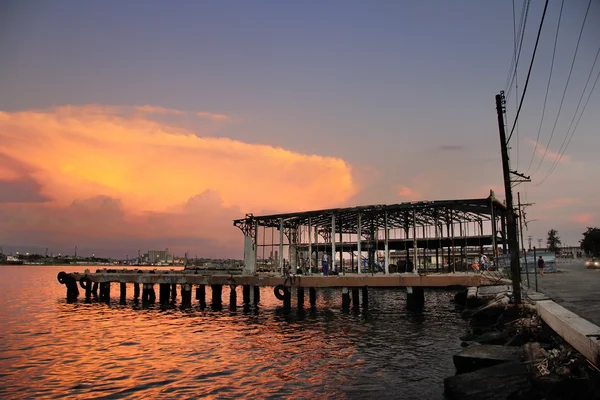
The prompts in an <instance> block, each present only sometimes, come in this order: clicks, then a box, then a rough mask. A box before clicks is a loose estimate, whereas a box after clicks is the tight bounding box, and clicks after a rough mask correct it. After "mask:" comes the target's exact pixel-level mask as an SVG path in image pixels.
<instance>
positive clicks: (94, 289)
mask: <svg viewBox="0 0 600 400" xmlns="http://www.w3.org/2000/svg"><path fill="white" fill-rule="evenodd" d="M92 296H94V298H96V299H97V298H98V282H94V283H93V284H92Z"/></svg>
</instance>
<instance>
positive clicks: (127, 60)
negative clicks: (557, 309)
mask: <svg viewBox="0 0 600 400" xmlns="http://www.w3.org/2000/svg"><path fill="white" fill-rule="evenodd" d="M543 3H544V2H543V1H533V2H531V7H530V9H529V12H528V20H527V26H526V30H525V37H524V41H523V50H522V53H521V58H520V60H519V67H518V74H517V78H518V86H519V88H518V91H519V95H520V94H521V93H522V90H523V87H524V84H525V77H526V75H527V69H528V67H529V61H530V59H531V54H532V50H533V45H534V43H535V36H536V34H537V29H538V26H539V22H540V18H541V15H542V9H543ZM587 6H588V0H573V1H566V2H565V5H564V10H563V13H562V18H561V25H560V31H559V36H558V42H557V46H556V56H555V62H554V68H553V74H552V80H551V84H550V90H549V94H548V98H547V104H546V109H545V117H544V120H543V125H542V129H541V130H540V135H539V142H537V144H536V139H537V137H538V130H539V127H540V121H541V117H542V108H543V105H544V98H545V94H546V86H547V83H548V76H549V73H550V66H551V60H552V54H553V46H554V37H555V34H556V26H557V22H558V17H559V10H560V7H561V1H560V0H551V1H550V5H549V9H548V13H547V15H546V19H545V22H544V29H543V30H542V35H541V39H540V44H539V48H538V53H537V56H536V61H535V64H534V68H533V70H532V74H531V80H530V82H529V87H528V89H527V95H526V97H525V101H524V105H523V109H522V111H521V117H520V119H519V124H518V131H515V134H514V136H513V138H512V139H511V142H510V146H511V163H512V164H511V167H512V168H513V169H517V170H519V171H520V172H522V173H526V174H527V175H531V176H532V182H531V183H528V184H522V185H520V186H518V187H517V188H515V197H516V192H517V191H520V192H521V197H522V200H523V201H524V202H528V203H535V205H533V206H531V207H529V208H528V209H527V218H528V219H529V220H530V221H531V222H530V224H529V230H528V231H527V232H525V237H527V236H528V235H532V236H533V237H534V240H535V239H537V238H545V237H546V232H547V231H548V230H549V229H551V228H554V229H557V230H558V231H559V234H560V236H561V238H562V239H563V244H569V245H577V244H578V241H579V239H580V238H581V234H582V232H584V231H585V230H586V227H587V226H598V225H600V218H599V216H600V214H599V212H600V201H598V199H599V197H600V185H599V184H598V182H597V178H596V176H597V173H598V171H599V167H600V156H599V155H600V150H599V149H600V135H599V132H598V130H599V127H600V113H599V112H598V110H600V83H598V84H597V85H596V86H599V87H597V88H595V90H594V91H593V92H591V89H592V87H593V85H594V82H595V80H596V77H597V76H598V74H599V73H600V60H599V61H598V62H597V63H596V64H595V66H594V69H593V70H592V66H593V65H594V60H595V58H596V57H597V54H598V51H599V47H600V3H599V2H598V1H592V5H591V7H590V9H589V13H588V15H587V20H586V25H585V28H584V30H583V34H582V36H581V42H580V44H579V47H578V52H577V57H576V59H575V64H574V67H573V70H572V73H571V75H570V79H569V85H568V87H567V91H566V95H565V97H564V100H563V101H562V103H563V104H562V108H561V113H560V115H559V118H558V120H557V123H556V127H555V128H554V129H553V126H554V123H555V120H556V118H557V114H558V110H559V107H560V104H561V99H562V95H563V91H564V88H565V84H566V82H567V79H568V77H569V70H570V67H571V63H572V60H573V54H574V51H575V46H576V43H577V39H578V36H579V33H580V29H581V26H582V23H583V19H584V15H585V13H586V8H587ZM521 7H522V1H515V8H516V9H515V14H516V20H517V24H518V22H519V17H520V13H521ZM513 41H514V38H513V8H512V2H511V1H508V0H506V1H501V2H498V1H491V0H490V1H481V0H470V1H466V0H465V1H452V2H450V1H446V0H438V1H429V2H416V1H399V0H398V1H375V2H366V1H327V2H317V1H302V2H277V1H258V0H257V1H250V2H240V1H212V2H209V1H175V2H164V1H128V2H123V1H85V2H83V1H67V0H63V1H52V2H51V1H35V2H33V1H29V2H25V1H11V0H9V1H3V2H2V3H0V60H1V61H0V246H2V247H3V249H4V251H5V252H14V251H22V252H26V251H30V252H33V251H37V252H43V251H44V249H45V248H46V247H48V248H49V251H53V252H54V253H55V254H56V253H59V252H62V253H67V252H72V251H73V248H74V246H76V245H77V246H78V252H79V254H84V255H87V254H89V255H91V253H96V254H102V255H106V256H125V255H126V254H128V255H133V254H137V250H138V249H141V250H142V251H146V250H147V249H153V248H165V247H168V248H170V249H174V251H175V252H176V253H177V252H178V253H179V254H183V252H185V251H189V252H190V254H191V255H199V256H205V257H236V258H237V257H241V255H242V253H243V237H242V234H241V233H240V231H239V230H238V229H237V228H234V227H233V226H232V220H233V219H235V218H241V217H243V216H244V215H245V214H246V213H250V212H251V213H254V214H257V215H258V214H261V213H274V212H286V211H300V210H309V209H315V208H327V207H343V206H355V205H363V204H371V203H378V204H382V203H388V204H389V203H399V202H405V201H414V200H443V199H460V198H474V197H486V196H488V194H489V191H490V189H493V190H495V192H496V194H497V196H498V197H501V198H503V197H504V190H503V186H502V168H501V159H500V145H499V138H498V127H497V122H496V112H495V104H494V96H495V95H496V94H497V93H499V92H500V91H501V90H507V89H508V88H507V87H506V86H507V76H508V73H509V67H510V65H511V59H512V56H513V51H514V48H513ZM590 71H591V78H590V80H589V82H588V86H587V88H586V91H585V92H584V96H583V98H582V92H583V91H584V87H585V85H586V81H588V76H590ZM515 93H516V91H515V88H514V85H513V89H512V92H511V95H510V97H509V98H508V104H507V109H508V111H507V118H508V122H509V126H508V129H509V130H510V127H511V126H512V121H513V120H514V116H515V113H516V97H515ZM590 93H591V97H590V100H589V103H587V106H586V109H585V113H584V114H583V115H582V117H581V119H580V122H579V123H578V124H577V121H578V119H577V117H578V116H579V113H581V111H582V109H583V107H584V104H585V103H586V100H587V98H588V94H590ZM580 98H582V100H581V102H580ZM578 104H579V109H578V112H577V114H575V112H576V110H577V108H578ZM572 121H574V122H572ZM569 126H571V130H569ZM575 126H576V127H577V129H576V130H575V131H574V134H573V136H572V140H570V141H569V136H567V134H568V133H569V134H570V132H572V131H573V127H575ZM553 131H554V133H552V132H553ZM551 137H552V139H551V140H550V138H551ZM548 143H549V146H548ZM567 143H568V146H567V147H566V151H565V152H564V156H562V158H560V159H558V158H557V154H558V153H559V151H560V149H561V147H563V148H564V147H565V146H566V144H567ZM542 157H543V159H542ZM555 160H558V161H557V165H556V168H555V169H554V170H553V172H552V173H551V174H550V175H548V177H547V179H545V180H544V178H545V177H546V175H547V173H548V171H549V170H550V169H551V167H552V165H553V164H554V162H555ZM530 164H531V167H530ZM538 165H539V168H538ZM540 183H541V184H540ZM535 244H536V245H537V242H536V243H535Z"/></svg>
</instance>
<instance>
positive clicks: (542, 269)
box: [537, 256, 544, 276]
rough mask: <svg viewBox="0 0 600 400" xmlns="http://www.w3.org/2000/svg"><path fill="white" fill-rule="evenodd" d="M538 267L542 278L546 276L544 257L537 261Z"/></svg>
mask: <svg viewBox="0 0 600 400" xmlns="http://www.w3.org/2000/svg"><path fill="white" fill-rule="evenodd" d="M537 266H538V269H539V270H540V276H544V259H543V258H542V256H539V258H538V260H537Z"/></svg>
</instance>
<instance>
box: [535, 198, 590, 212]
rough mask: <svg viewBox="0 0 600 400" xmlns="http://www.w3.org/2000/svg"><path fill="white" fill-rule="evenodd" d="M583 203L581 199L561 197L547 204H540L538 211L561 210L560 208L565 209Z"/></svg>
mask: <svg viewBox="0 0 600 400" xmlns="http://www.w3.org/2000/svg"><path fill="white" fill-rule="evenodd" d="M582 203H583V201H582V200H581V199H577V198H573V197H561V198H558V199H555V200H552V201H550V202H548V203H545V204H542V205H541V206H540V208H539V209H540V211H541V210H543V211H546V210H554V209H557V208H561V207H566V206H573V205H576V204H582Z"/></svg>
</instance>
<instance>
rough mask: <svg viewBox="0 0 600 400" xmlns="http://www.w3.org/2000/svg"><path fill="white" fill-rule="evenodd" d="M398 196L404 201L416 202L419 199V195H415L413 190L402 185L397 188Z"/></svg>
mask: <svg viewBox="0 0 600 400" xmlns="http://www.w3.org/2000/svg"><path fill="white" fill-rule="evenodd" d="M398 196H400V197H402V198H403V200H405V201H413V200H418V199H419V198H420V197H421V195H420V194H419V193H417V192H416V191H415V190H414V189H411V188H409V187H408V186H403V185H400V186H399V187H398Z"/></svg>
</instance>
